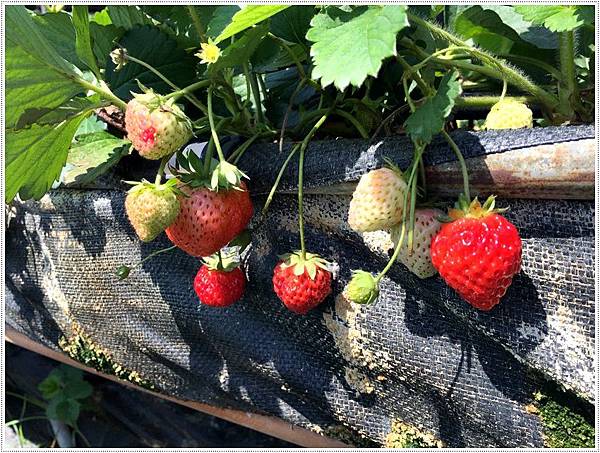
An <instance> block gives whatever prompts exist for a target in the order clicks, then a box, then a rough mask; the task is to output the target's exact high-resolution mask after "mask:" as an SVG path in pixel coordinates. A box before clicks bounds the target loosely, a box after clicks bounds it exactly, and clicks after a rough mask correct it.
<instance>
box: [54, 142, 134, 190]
mask: <svg viewBox="0 0 600 453" xmlns="http://www.w3.org/2000/svg"><path fill="white" fill-rule="evenodd" d="M128 152H129V141H128V140H124V139H120V138H117V137H115V136H113V135H111V134H109V133H108V132H105V131H101V132H92V133H88V134H81V135H77V137H76V139H75V141H74V142H73V145H72V146H71V149H69V154H68V157H67V165H66V167H65V170H64V171H63V172H62V175H61V176H62V177H61V183H62V184H63V185H66V186H68V185H72V184H76V185H78V186H80V185H85V184H89V183H91V182H93V181H94V180H95V179H96V178H98V177H99V176H101V175H102V174H104V173H106V172H107V171H108V170H109V169H110V168H112V167H113V166H114V165H116V164H117V163H118V162H119V160H120V159H121V157H123V156H125V155H127V154H128Z"/></svg>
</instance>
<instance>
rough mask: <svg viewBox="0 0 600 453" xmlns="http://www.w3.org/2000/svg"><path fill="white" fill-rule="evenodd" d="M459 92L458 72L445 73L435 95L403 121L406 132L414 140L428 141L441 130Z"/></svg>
mask: <svg viewBox="0 0 600 453" xmlns="http://www.w3.org/2000/svg"><path fill="white" fill-rule="evenodd" d="M460 93H461V86H460V82H459V80H458V72H456V71H452V72H449V73H447V74H446V75H445V76H444V77H443V78H442V80H441V82H440V85H439V87H438V89H437V92H436V93H435V95H434V96H432V97H430V98H428V99H427V100H426V101H425V102H424V103H423V104H422V105H420V106H419V107H417V108H416V110H415V111H414V112H413V113H411V115H410V116H409V117H408V119H407V120H406V122H405V123H404V126H405V127H406V132H407V133H408V135H410V137H411V138H412V140H413V141H414V142H421V143H429V142H430V141H431V139H432V138H433V136H434V135H435V134H437V133H439V132H441V131H442V129H443V127H444V124H445V122H446V118H447V117H448V115H450V112H451V111H452V108H453V107H454V101H455V100H456V98H457V97H458V95H460Z"/></svg>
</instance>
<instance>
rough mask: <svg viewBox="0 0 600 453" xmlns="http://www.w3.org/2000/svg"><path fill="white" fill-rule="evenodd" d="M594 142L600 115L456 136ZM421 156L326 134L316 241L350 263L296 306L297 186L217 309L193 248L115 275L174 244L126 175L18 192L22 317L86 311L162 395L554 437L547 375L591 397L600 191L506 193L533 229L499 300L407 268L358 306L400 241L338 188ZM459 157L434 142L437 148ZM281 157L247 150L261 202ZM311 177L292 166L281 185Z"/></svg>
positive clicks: (493, 148)
mask: <svg viewBox="0 0 600 453" xmlns="http://www.w3.org/2000/svg"><path fill="white" fill-rule="evenodd" d="M593 137H594V130H593V128H590V127H569V128H544V129H532V130H522V131H503V132H486V133H462V132H461V133H457V134H455V139H456V140H457V142H458V143H459V146H461V148H462V149H463V150H464V153H465V155H466V156H478V155H482V154H486V153H499V152H504V151H507V150H514V149H520V148H523V147H528V146H534V145H537V144H548V143H556V142H569V141H577V140H583V139H590V138H593ZM410 155H411V150H410V145H409V143H408V142H407V141H406V140H404V139H402V138H393V139H385V140H382V141H380V142H376V143H373V144H369V143H366V142H364V141H360V140H339V141H331V142H315V143H313V144H311V146H310V148H309V150H308V152H307V161H306V167H305V168H306V173H305V174H306V187H307V188H316V189H319V188H322V189H323V188H324V190H321V192H322V193H312V194H308V195H306V196H305V220H306V237H307V248H308V249H309V250H310V251H312V252H316V253H319V254H321V255H322V256H323V257H325V258H326V259H328V260H329V261H331V262H332V263H334V267H335V269H336V270H335V282H334V292H333V295H332V296H331V297H330V298H328V300H327V301H326V302H325V303H323V304H322V305H321V306H320V307H318V308H317V309H315V310H313V311H312V312H310V313H309V314H308V315H307V316H297V315H294V314H293V313H291V312H289V311H287V310H286V309H285V307H283V306H282V304H281V302H279V300H278V299H277V297H276V296H275V295H274V293H273V291H272V287H271V276H272V269H273V267H274V265H275V263H276V261H277V255H279V254H282V253H285V252H288V251H290V250H293V249H296V248H297V247H298V237H297V214H296V207H297V205H296V196H295V195H293V194H278V195H277V196H276V197H275V200H274V202H273V204H272V205H271V208H270V210H269V213H268V215H267V216H266V217H265V218H264V219H261V218H260V216H259V215H256V216H255V218H254V219H253V222H252V224H251V228H252V244H251V246H250V249H249V251H248V253H247V256H246V257H245V265H246V266H245V267H246V271H247V273H248V278H249V284H248V287H247V290H246V295H245V297H244V299H243V300H242V301H240V302H239V303H237V304H235V305H233V306H231V307H229V308H226V309H211V308H208V307H204V306H201V305H199V304H198V301H197V297H196V295H195V293H194V290H193V287H192V283H193V278H194V275H195V273H196V271H197V270H198V267H199V261H198V259H196V258H193V257H190V256H188V255H186V254H185V253H184V252H182V251H179V250H176V251H173V252H169V253H167V254H162V255H159V256H157V257H155V258H153V259H152V260H149V261H147V262H145V263H144V264H143V265H142V267H141V268H139V269H136V270H134V271H132V274H131V276H130V278H129V279H128V280H125V281H119V280H118V279H117V278H116V277H115V275H114V271H115V268H116V267H117V266H118V265H120V264H123V263H127V264H131V263H135V262H137V261H138V260H139V259H141V258H143V257H145V256H147V255H148V254H150V253H152V252H153V251H155V250H158V249H160V248H163V247H165V246H168V245H169V241H168V239H167V238H166V237H165V236H164V235H161V236H160V237H159V239H157V240H156V241H154V242H153V243H150V244H143V243H141V242H140V241H139V240H137V238H136V236H135V234H134V232H133V230H132V228H131V227H130V225H129V223H128V221H127V218H126V216H125V213H124V207H123V203H124V197H125V193H124V191H123V189H122V187H120V186H115V187H113V188H110V187H108V188H104V189H86V190H67V189H60V190H55V191H52V192H51V193H49V194H48V195H47V196H45V197H44V198H43V199H42V200H41V201H39V202H24V203H20V204H16V206H15V208H16V215H15V217H14V218H13V219H12V220H11V222H10V226H9V229H8V230H7V232H6V239H7V241H6V277H7V287H6V288H5V290H6V292H7V296H8V297H7V301H6V309H7V318H6V319H7V323H8V324H9V325H10V326H12V327H14V328H16V329H17V330H19V331H21V332H23V333H25V334H26V335H28V336H29V337H31V338H33V339H35V340H36V341H38V342H40V343H43V344H45V345H47V346H50V347H51V348H54V349H58V340H59V338H60V337H61V336H62V335H66V336H68V335H70V333H71V332H72V326H73V322H76V323H77V324H78V325H79V326H80V327H81V328H82V329H83V331H84V332H85V333H86V334H87V335H88V336H89V337H90V338H91V339H92V340H93V341H94V343H96V344H98V345H100V346H101V347H102V348H104V349H106V350H107V351H109V352H110V353H111V354H112V356H113V358H114V359H115V360H116V361H118V362H119V363H121V364H122V365H123V366H125V367H127V368H129V369H131V370H135V371H137V372H138V373H139V374H140V375H141V376H142V377H143V378H144V379H146V380H148V381H151V382H152V383H153V384H154V385H155V386H156V388H157V389H158V390H159V391H161V392H164V393H167V394H169V395H172V396H176V397H179V398H182V399H191V400H197V401H201V402H206V403H210V404H213V405H217V406H226V407H233V408H239V409H244V410H250V411H257V412H262V413H266V414H270V415H274V416H277V417H281V418H283V419H285V420H288V421H290V422H292V423H295V424H298V425H301V426H305V427H308V428H312V429H317V430H318V429H319V427H320V426H331V425H346V426H349V427H351V428H353V429H354V430H356V431H357V432H359V433H361V434H363V435H365V436H366V437H368V438H370V439H372V440H375V441H378V442H381V441H382V440H383V439H384V438H385V436H386V433H387V432H388V431H389V430H390V425H391V422H392V420H396V419H397V420H402V421H403V422H405V423H408V424H410V425H413V426H416V427H419V428H420V429H422V430H423V431H425V432H429V433H432V434H433V435H434V436H435V437H437V438H439V439H441V440H442V441H444V442H445V443H446V445H448V446H453V447H465V446H466V447H487V446H490V447H500V446H503V447H535V446H542V445H543V439H542V425H541V422H540V419H539V417H538V416H537V415H536V414H534V413H531V412H530V411H527V410H526V406H527V404H528V403H530V402H531V399H532V395H533V394H534V392H535V391H536V390H537V389H538V388H539V386H540V385H541V384H540V383H541V381H542V380H544V379H548V380H551V381H554V382H557V383H559V384H561V385H563V386H565V387H567V388H568V389H571V390H572V391H574V392H575V393H576V394H577V395H579V397H580V398H581V399H582V400H586V401H588V402H592V403H593V394H594V388H595V387H594V386H595V381H594V371H593V356H594V329H595V326H594V319H595V317H594V313H595V312H594V310H595V308H594V296H595V292H594V261H593V260H594V205H593V202H592V201H584V200H582V201H561V200H516V199H513V200H499V201H498V204H499V205H501V206H506V205H510V208H511V209H510V211H509V212H508V213H507V214H506V216H507V217H508V218H509V219H510V220H511V221H512V222H513V223H514V224H515V225H516V226H517V227H518V229H519V231H520V233H521V236H522V238H523V245H524V251H523V266H522V271H521V273H520V274H519V275H518V276H517V277H516V278H515V281H514V283H513V285H512V286H511V288H510V289H509V292H508V294H507V295H506V297H505V298H504V299H503V301H502V302H501V304H500V305H499V306H498V307H496V308H495V309H493V310H492V311H491V312H489V313H483V312H478V311H476V310H474V309H473V308H471V307H470V306H469V305H468V304H466V303H464V302H463V301H461V300H460V299H459V298H458V297H457V296H456V295H455V294H454V292H453V291H452V290H451V289H449V288H448V287H447V286H446V285H445V284H444V283H443V281H442V280H441V279H440V278H439V277H434V278H430V279H427V280H424V281H421V280H418V279H417V278H416V277H415V276H413V275H412V274H410V273H409V272H407V271H406V269H405V268H404V267H403V266H402V265H401V264H399V263H398V264H395V265H394V266H393V268H392V270H391V271H390V273H389V274H388V276H387V277H386V278H385V279H384V280H383V281H382V287H381V296H380V298H379V301H378V302H377V304H375V305H373V306H369V307H360V306H350V305H348V304H347V303H346V302H345V301H344V300H343V298H342V297H341V296H340V293H341V291H342V289H343V287H344V285H345V283H346V282H347V281H348V279H349V277H350V272H351V270H353V269H358V268H362V269H365V270H369V271H373V272H376V271H378V270H380V269H381V268H383V267H384V265H385V263H386V261H387V258H388V256H389V254H390V253H391V250H390V248H391V244H390V241H389V237H388V235H387V234H386V233H383V232H381V233H369V234H365V235H358V234H356V233H354V232H353V231H352V230H350V229H349V227H348V225H347V224H346V221H345V220H346V213H347V209H348V203H349V200H350V196H349V195H343V194H336V193H335V192H336V191H335V184H336V183H343V182H348V181H355V180H357V179H358V178H359V177H360V175H361V174H362V173H364V172H365V171H366V170H367V169H370V168H375V167H377V166H379V165H381V162H382V156H387V157H389V158H391V159H392V160H394V161H395V162H397V163H398V164H399V165H400V166H401V167H405V166H406V164H407V163H408V162H409V159H410ZM452 156H453V155H452V153H451V152H450V150H448V149H447V148H446V147H445V146H444V145H443V144H442V143H441V142H439V141H436V142H435V143H434V144H433V145H432V146H431V148H430V149H429V151H428V152H427V158H426V159H427V162H428V164H430V165H431V164H437V163H441V162H448V161H451V160H453V157H452ZM284 158H285V153H283V154H278V153H277V151H276V147H275V145H257V146H255V147H253V148H251V149H250V150H249V151H248V152H247V154H246V156H245V157H244V159H243V160H242V162H241V163H240V167H241V168H242V169H243V170H244V171H246V172H247V173H248V174H249V176H250V178H251V190H252V192H253V194H254V202H255V207H256V211H257V212H259V211H260V208H261V207H262V205H263V204H264V201H265V195H266V193H267V192H268V190H269V188H270V185H271V184H272V182H273V180H274V179H275V176H276V174H277V171H278V168H279V165H280V164H281V162H282V161H283V159H284ZM296 174H297V173H296V164H295V161H292V164H291V165H290V168H289V169H288V171H286V173H285V174H284V177H283V179H282V183H281V189H282V190H289V189H291V188H292V187H293V186H294V185H295V175H296ZM327 188H330V189H331V190H330V192H331V193H328V190H327Z"/></svg>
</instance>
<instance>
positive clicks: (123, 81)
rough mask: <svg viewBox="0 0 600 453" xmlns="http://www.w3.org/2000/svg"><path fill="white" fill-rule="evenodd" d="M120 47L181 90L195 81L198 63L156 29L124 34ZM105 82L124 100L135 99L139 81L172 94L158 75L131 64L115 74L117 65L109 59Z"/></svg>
mask: <svg viewBox="0 0 600 453" xmlns="http://www.w3.org/2000/svg"><path fill="white" fill-rule="evenodd" d="M121 44H122V46H123V47H125V48H126V49H127V52H128V53H129V54H130V55H132V56H133V57H136V58H138V59H139V60H142V61H144V62H146V63H148V64H149V65H151V66H153V67H155V68H156V69H157V70H158V71H160V72H161V73H162V74H163V75H164V76H165V77H167V78H168V79H169V80H171V81H172V82H173V83H174V84H176V85H177V86H179V87H185V86H187V85H189V84H190V83H192V82H193V81H194V80H196V72H195V66H196V64H197V59H196V58H194V57H193V56H191V55H188V54H187V53H186V52H185V51H184V50H183V49H180V48H178V47H177V43H176V42H175V41H174V40H173V39H171V38H169V37H168V36H167V35H166V34H165V33H163V32H161V31H160V30H158V29H157V28H155V27H150V26H144V27H138V28H134V29H133V30H130V31H128V32H127V33H126V34H125V36H124V37H123V38H122V39H121ZM105 78H106V81H107V82H108V84H109V85H110V86H111V88H112V90H113V92H114V93H115V94H116V95H117V96H118V97H120V98H121V99H125V100H129V99H131V98H132V95H131V92H132V91H133V92H139V91H140V90H139V87H138V84H137V81H136V79H137V80H139V81H140V82H141V83H142V84H143V85H145V86H147V87H148V88H152V89H154V90H155V91H157V92H158V93H168V92H171V91H172V89H171V88H170V87H169V86H168V85H167V84H166V83H165V82H163V81H162V80H161V79H160V78H158V77H157V76H156V75H155V74H153V73H152V72H150V71H149V70H147V69H146V68H144V67H142V66H140V65H138V64H137V63H133V62H131V61H130V62H128V63H127V64H126V65H125V66H124V67H123V68H122V69H121V70H119V71H115V64H114V63H113V62H112V61H111V60H110V59H109V60H108V61H107V64H106V74H105Z"/></svg>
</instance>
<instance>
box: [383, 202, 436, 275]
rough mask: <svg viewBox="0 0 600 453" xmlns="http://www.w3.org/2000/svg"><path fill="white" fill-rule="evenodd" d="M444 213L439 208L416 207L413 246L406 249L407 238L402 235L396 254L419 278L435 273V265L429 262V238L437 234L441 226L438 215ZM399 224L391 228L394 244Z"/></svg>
mask: <svg viewBox="0 0 600 453" xmlns="http://www.w3.org/2000/svg"><path fill="white" fill-rule="evenodd" d="M443 215H444V213H443V212H442V211H440V210H439V209H431V208H424V209H416V210H415V227H414V230H413V248H412V251H409V250H408V238H407V235H406V234H405V235H404V238H403V240H402V243H403V246H402V248H401V249H400V253H399V254H398V259H399V260H400V262H401V263H402V264H404V265H405V266H406V267H407V268H408V270H409V271H411V272H412V273H413V274H415V275H416V276H417V277H419V278H428V277H431V276H433V275H435V274H436V272H437V271H436V270H435V267H433V264H432V263H431V251H430V250H431V240H432V239H433V238H434V237H435V236H436V235H437V233H438V231H440V228H441V227H442V225H441V223H440V222H439V221H438V217H442V216H443ZM400 231H401V230H400V226H395V227H394V228H392V231H391V236H392V242H393V243H394V246H397V245H398V241H399V240H400V235H401V234H400Z"/></svg>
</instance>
